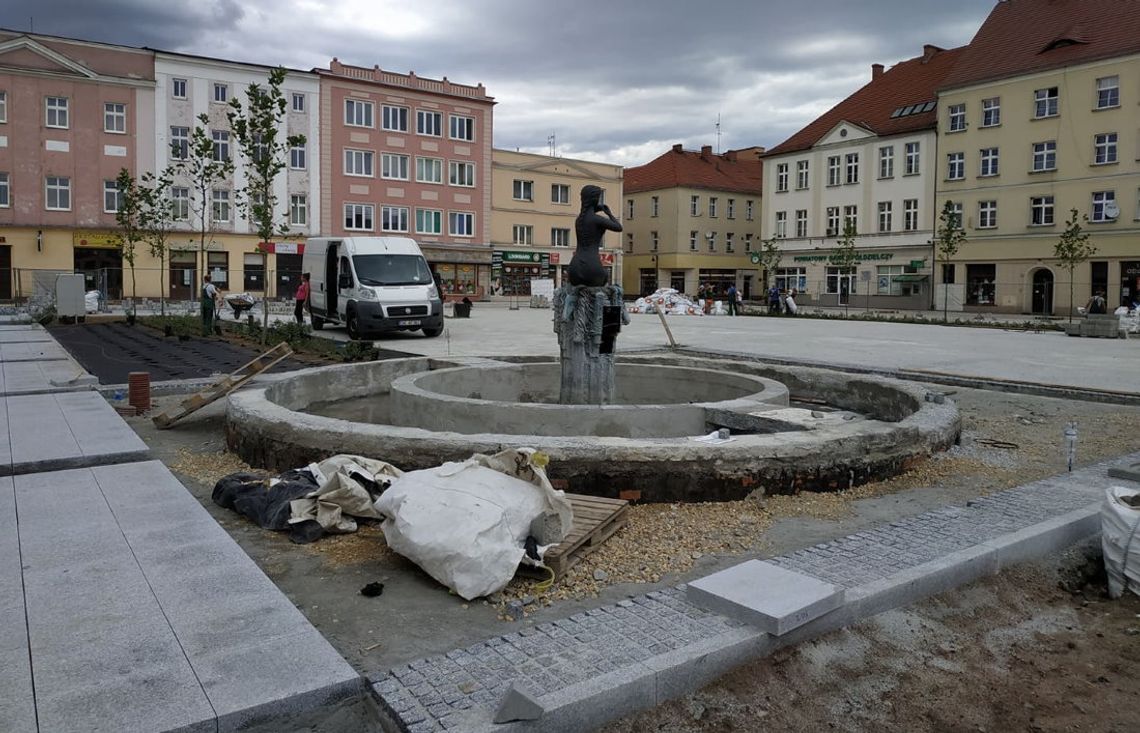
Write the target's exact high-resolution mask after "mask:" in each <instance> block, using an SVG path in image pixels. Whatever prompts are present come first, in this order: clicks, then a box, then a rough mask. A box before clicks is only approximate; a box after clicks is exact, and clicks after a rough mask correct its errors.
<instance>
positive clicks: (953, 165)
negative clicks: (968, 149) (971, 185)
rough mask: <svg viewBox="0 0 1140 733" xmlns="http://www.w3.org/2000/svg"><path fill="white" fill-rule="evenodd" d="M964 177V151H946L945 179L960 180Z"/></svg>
mask: <svg viewBox="0 0 1140 733" xmlns="http://www.w3.org/2000/svg"><path fill="white" fill-rule="evenodd" d="M965 177H966V154H965V153H947V155H946V179H947V180H949V181H960V180H962V179H963V178H965Z"/></svg>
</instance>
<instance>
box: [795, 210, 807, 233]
mask: <svg viewBox="0 0 1140 733" xmlns="http://www.w3.org/2000/svg"><path fill="white" fill-rule="evenodd" d="M796 236H797V237H806V236H807V209H796Z"/></svg>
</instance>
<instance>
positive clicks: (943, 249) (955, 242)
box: [931, 199, 966, 323]
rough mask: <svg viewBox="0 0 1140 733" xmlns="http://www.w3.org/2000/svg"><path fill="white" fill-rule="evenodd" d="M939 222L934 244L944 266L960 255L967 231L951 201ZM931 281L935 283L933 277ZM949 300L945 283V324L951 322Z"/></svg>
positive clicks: (943, 300)
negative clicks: (963, 227)
mask: <svg viewBox="0 0 1140 733" xmlns="http://www.w3.org/2000/svg"><path fill="white" fill-rule="evenodd" d="M938 221H939V222H940V223H939V224H938V229H937V230H936V231H935V233H934V243H935V245H936V246H937V247H938V254H939V255H940V256H941V257H942V262H943V264H945V263H947V262H949V260H950V258H951V257H953V256H954V255H956V254H958V250H959V249H960V248H961V247H962V243H963V242H965V241H966V231H965V230H964V229H962V217H961V216H960V215H959V214H958V212H957V210H956V209H955V208H954V202H953V201H950V200H949V199H947V201H946V203H945V204H943V205H942V213H941V214H939V215H938ZM931 280H932V281H933V275H932V276H931ZM949 298H950V289H949V288H947V287H946V284H945V283H943V285H942V321H943V322H944V323H945V322H946V321H948V320H949V315H948V311H949V302H948V301H949Z"/></svg>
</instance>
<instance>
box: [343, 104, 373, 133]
mask: <svg viewBox="0 0 1140 733" xmlns="http://www.w3.org/2000/svg"><path fill="white" fill-rule="evenodd" d="M344 124H345V125H347V126H349V127H372V102H366V101H364V100H362V99H346V100H344Z"/></svg>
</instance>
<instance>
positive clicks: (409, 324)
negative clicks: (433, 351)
mask: <svg viewBox="0 0 1140 733" xmlns="http://www.w3.org/2000/svg"><path fill="white" fill-rule="evenodd" d="M399 325H401V326H418V325H420V322H419V321H400V322H399Z"/></svg>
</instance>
